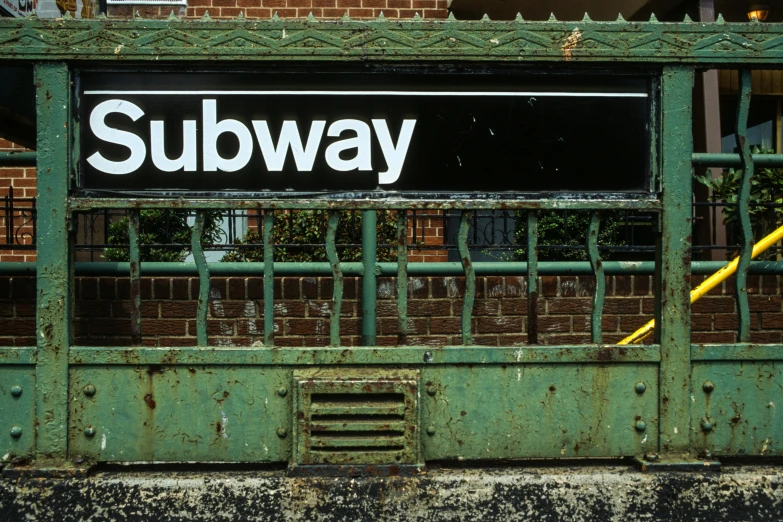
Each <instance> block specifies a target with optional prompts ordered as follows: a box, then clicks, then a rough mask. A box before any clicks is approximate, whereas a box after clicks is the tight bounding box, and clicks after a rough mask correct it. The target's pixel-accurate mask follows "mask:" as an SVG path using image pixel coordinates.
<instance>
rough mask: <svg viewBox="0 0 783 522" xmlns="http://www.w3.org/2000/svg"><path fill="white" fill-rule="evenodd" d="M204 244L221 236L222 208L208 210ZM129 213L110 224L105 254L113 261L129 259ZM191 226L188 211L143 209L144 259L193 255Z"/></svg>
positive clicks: (140, 226) (212, 241) (216, 240)
mask: <svg viewBox="0 0 783 522" xmlns="http://www.w3.org/2000/svg"><path fill="white" fill-rule="evenodd" d="M205 217H206V219H205V220H204V233H203V235H202V238H201V242H202V243H203V244H210V243H216V242H218V240H219V239H220V224H221V223H222V221H223V218H222V217H221V215H220V211H217V210H210V211H207V212H206V216H205ZM128 223H129V219H128V216H123V217H122V218H121V219H119V220H117V221H114V222H112V223H111V224H110V225H109V244H110V245H118V246H117V247H115V248H107V249H106V250H105V251H104V254H103V256H104V257H105V258H106V259H107V260H109V261H129V260H130V250H129V248H128V244H129V239H128ZM190 239H191V227H190V226H189V225H188V213H187V211H184V210H157V209H156V210H142V211H141V212H140V214H139V244H140V257H141V260H142V261H184V260H185V258H186V257H187V256H188V254H190Z"/></svg>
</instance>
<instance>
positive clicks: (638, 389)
mask: <svg viewBox="0 0 783 522" xmlns="http://www.w3.org/2000/svg"><path fill="white" fill-rule="evenodd" d="M634 389H635V390H636V393H639V394H642V393H644V392H645V391H646V390H647V385H646V384H644V383H643V382H637V383H636V384H635V385H634Z"/></svg>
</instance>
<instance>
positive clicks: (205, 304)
mask: <svg viewBox="0 0 783 522" xmlns="http://www.w3.org/2000/svg"><path fill="white" fill-rule="evenodd" d="M205 216H206V212H205V211H204V210H198V211H196V222H195V223H194V224H193V232H192V234H191V236H190V247H191V249H192V251H193V259H194V261H195V262H196V268H197V269H198V308H197V310H196V343H197V345H198V346H207V344H209V343H208V339H207V312H208V311H209V268H208V267H207V258H206V257H205V256H204V248H203V247H202V246H201V236H202V235H203V234H204V219H205Z"/></svg>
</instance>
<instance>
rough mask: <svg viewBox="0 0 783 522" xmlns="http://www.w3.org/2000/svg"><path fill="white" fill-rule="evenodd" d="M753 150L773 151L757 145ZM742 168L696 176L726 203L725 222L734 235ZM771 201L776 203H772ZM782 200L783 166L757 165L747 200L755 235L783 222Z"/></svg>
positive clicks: (767, 152)
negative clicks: (759, 147) (713, 176)
mask: <svg viewBox="0 0 783 522" xmlns="http://www.w3.org/2000/svg"><path fill="white" fill-rule="evenodd" d="M753 153H754V154H773V151H771V150H766V149H765V150H761V151H759V150H758V149H755V150H754V151H753ZM742 172H743V171H742V170H735V169H729V170H728V171H725V172H724V173H723V174H722V175H721V176H720V177H717V178H715V179H713V178H711V177H710V176H698V175H697V176H695V178H696V180H697V181H699V182H700V183H702V184H703V185H706V186H707V187H708V188H709V189H710V190H712V194H713V196H714V197H715V198H716V199H719V200H720V201H722V202H723V203H724V204H725V205H726V206H725V207H724V208H723V223H724V224H725V225H728V226H729V231H730V234H731V235H732V236H734V237H737V236H738V235H739V213H738V210H737V196H738V194H739V187H740V182H741V181H742ZM770 204H774V205H775V206H770ZM781 204H783V169H780V168H776V169H771V168H757V169H755V170H754V172H753V176H751V178H750V199H749V201H748V207H749V213H750V222H751V225H752V227H753V234H754V237H756V238H757V239H758V238H760V237H762V236H764V235H766V233H768V231H769V230H771V229H774V228H777V227H778V226H780V224H781V222H783V205H781ZM778 205H780V206H778Z"/></svg>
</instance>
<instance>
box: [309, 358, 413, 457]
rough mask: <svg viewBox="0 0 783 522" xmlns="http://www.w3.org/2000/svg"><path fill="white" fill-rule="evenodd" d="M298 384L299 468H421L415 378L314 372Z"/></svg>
mask: <svg viewBox="0 0 783 522" xmlns="http://www.w3.org/2000/svg"><path fill="white" fill-rule="evenodd" d="M295 379H296V381H297V382H296V386H297V404H296V412H295V419H296V423H297V426H296V429H295V430H294V431H295V439H294V443H295V451H294V454H295V456H294V458H295V462H294V466H297V465H341V466H378V465H390V466H399V465H411V464H417V463H418V460H419V435H418V426H417V425H418V401H417V384H418V375H417V374H416V373H415V372H413V371H401V370H389V371H387V372H379V371H378V370H377V369H374V370H367V371H366V372H361V371H357V370H352V371H351V372H350V373H349V372H346V371H345V370H339V371H338V370H312V371H301V372H297V373H296V374H295Z"/></svg>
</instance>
